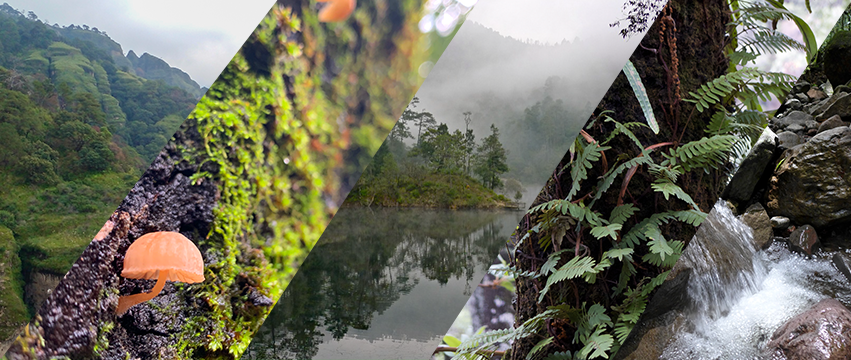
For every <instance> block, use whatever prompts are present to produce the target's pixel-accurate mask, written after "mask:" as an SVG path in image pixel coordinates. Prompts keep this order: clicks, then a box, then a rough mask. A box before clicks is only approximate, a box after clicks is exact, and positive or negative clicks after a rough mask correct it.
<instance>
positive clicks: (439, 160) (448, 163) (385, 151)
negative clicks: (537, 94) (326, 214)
mask: <svg viewBox="0 0 851 360" xmlns="http://www.w3.org/2000/svg"><path fill="white" fill-rule="evenodd" d="M418 104H419V101H418V99H417V98H414V100H413V101H412V102H411V104H410V105H409V107H408V109H406V110H405V112H404V113H403V114H402V117H401V118H400V119H399V121H398V122H397V123H396V126H395V127H394V128H393V130H392V131H391V132H390V136H388V137H387V140H385V141H384V143H383V144H382V145H381V147H380V148H379V149H378V151H377V152H376V154H375V157H374V159H373V161H372V162H371V163H370V165H369V166H368V167H367V168H366V171H365V172H364V174H363V176H362V177H361V178H360V180H359V181H358V183H357V184H356V185H355V188H354V189H352V193H351V195H350V196H349V198H348V199H347V203H348V204H360V205H367V206H371V205H378V206H419V207H443V208H453V209H456V208H473V207H477V208H488V207H506V206H513V203H512V202H511V200H509V199H508V198H506V197H505V196H503V195H501V194H497V193H495V192H494V190H501V189H505V188H510V190H511V191H513V194H512V195H516V198H517V199H519V197H520V194H519V191H520V189H519V188H518V186H514V187H510V186H509V187H506V186H505V184H503V180H502V179H501V177H500V175H502V174H504V173H506V172H508V170H509V168H508V165H507V164H506V151H505V149H504V148H503V146H502V143H501V142H500V140H499V129H497V128H496V126H493V125H491V134H490V135H488V136H487V137H485V138H484V139H482V141H481V143H479V144H477V143H476V136H475V134H474V133H473V129H469V128H468V129H466V131H464V132H461V130H455V131H453V132H451V131H449V127H448V126H447V125H446V124H444V123H440V124H438V123H437V120H436V119H435V118H434V116H433V115H432V114H431V113H429V112H428V111H425V110H419V111H418V110H417V109H416V108H417V105H418ZM464 115H465V117H466V118H467V119H469V118H470V115H471V114H470V113H465V114H464ZM468 124H469V122H468ZM406 139H414V140H415V144H414V145H413V146H410V147H409V146H408V145H406V144H405V140H406ZM513 182H514V183H516V182H517V181H513Z"/></svg>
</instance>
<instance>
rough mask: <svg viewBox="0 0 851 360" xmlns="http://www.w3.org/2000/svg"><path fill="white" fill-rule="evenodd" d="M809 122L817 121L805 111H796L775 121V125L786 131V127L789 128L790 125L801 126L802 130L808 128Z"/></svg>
mask: <svg viewBox="0 0 851 360" xmlns="http://www.w3.org/2000/svg"><path fill="white" fill-rule="evenodd" d="M808 121H815V118H813V116H812V115H810V114H807V113H805V112H803V111H797V110H795V111H792V112H789V113H788V114H786V116H783V117H779V118H776V119H774V121H773V124H775V125H776V126H778V127H779V128H780V129H784V128H786V127H789V126H790V125H800V126H801V127H802V128H806V127H807V122H808ZM816 126H818V125H816ZM790 131H791V130H790Z"/></svg>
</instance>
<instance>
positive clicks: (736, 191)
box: [721, 128, 778, 202]
mask: <svg viewBox="0 0 851 360" xmlns="http://www.w3.org/2000/svg"><path fill="white" fill-rule="evenodd" d="M777 141H778V138H777V135H775V134H774V132H773V131H771V129H769V128H765V130H763V132H762V135H760V137H759V139H758V140H757V142H756V144H755V145H754V146H753V148H751V151H750V152H749V153H748V155H747V156H746V157H745V159H744V160H742V164H741V165H740V166H739V169H738V170H737V171H736V173H735V174H734V175H733V178H732V179H731V180H730V183H729V184H727V187H726V188H725V189H724V192H723V193H722V194H721V198H723V199H726V200H732V201H735V202H745V201H747V200H749V199H750V198H751V196H752V195H753V191H754V188H756V184H757V183H758V182H759V179H760V178H762V175H763V174H764V173H765V168H766V167H767V166H768V164H769V163H770V162H771V159H772V158H773V157H774V150H775V149H777Z"/></svg>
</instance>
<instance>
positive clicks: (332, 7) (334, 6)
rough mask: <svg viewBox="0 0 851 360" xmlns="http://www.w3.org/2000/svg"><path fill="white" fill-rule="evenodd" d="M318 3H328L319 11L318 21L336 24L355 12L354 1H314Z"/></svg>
mask: <svg viewBox="0 0 851 360" xmlns="http://www.w3.org/2000/svg"><path fill="white" fill-rule="evenodd" d="M316 1H318V2H329V3H330V4H328V5H326V6H325V7H324V8H322V10H320V11H319V21H321V22H338V21H343V20H346V19H348V18H349V15H351V14H352V11H355V4H356V3H357V2H356V0H316Z"/></svg>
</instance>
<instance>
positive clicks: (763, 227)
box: [742, 203, 774, 249]
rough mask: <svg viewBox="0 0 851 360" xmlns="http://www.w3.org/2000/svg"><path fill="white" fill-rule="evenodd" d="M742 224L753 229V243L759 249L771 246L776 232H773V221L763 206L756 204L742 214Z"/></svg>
mask: <svg viewBox="0 0 851 360" xmlns="http://www.w3.org/2000/svg"><path fill="white" fill-rule="evenodd" d="M742 222H744V223H745V224H747V225H748V226H749V227H750V228H751V229H753V243H754V246H755V247H756V248H757V249H762V248H765V247H768V246H769V245H771V236H772V235H774V231H773V230H772V226H771V219H770V218H769V217H768V213H766V211H765V208H763V207H762V204H760V203H754V204H753V205H751V206H749V207H748V208H747V210H745V213H744V214H742Z"/></svg>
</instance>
